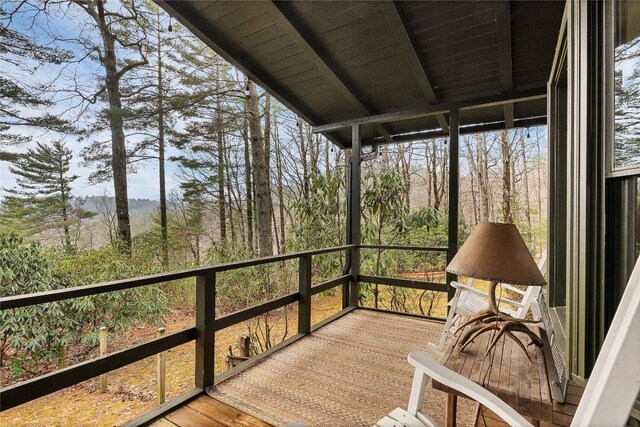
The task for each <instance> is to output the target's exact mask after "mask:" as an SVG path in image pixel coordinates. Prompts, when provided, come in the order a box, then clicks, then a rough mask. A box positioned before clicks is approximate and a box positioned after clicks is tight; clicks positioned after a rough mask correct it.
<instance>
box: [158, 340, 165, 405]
mask: <svg viewBox="0 0 640 427" xmlns="http://www.w3.org/2000/svg"><path fill="white" fill-rule="evenodd" d="M164 332H165V329H164V328H158V337H161V336H163V335H164ZM156 357H157V365H156V366H157V369H156V394H157V396H156V399H157V401H158V405H162V404H163V403H164V399H165V386H166V382H165V381H166V380H165V378H166V377H165V365H166V361H167V352H166V351H162V352H160V353H158V354H157V356H156Z"/></svg>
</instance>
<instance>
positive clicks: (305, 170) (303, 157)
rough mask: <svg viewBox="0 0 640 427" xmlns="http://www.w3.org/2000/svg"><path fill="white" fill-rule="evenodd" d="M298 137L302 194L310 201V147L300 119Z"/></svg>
mask: <svg viewBox="0 0 640 427" xmlns="http://www.w3.org/2000/svg"><path fill="white" fill-rule="evenodd" d="M297 125H298V135H299V138H300V161H301V162H302V194H303V195H304V198H305V199H309V163H308V159H307V151H308V146H307V143H306V140H305V137H304V130H303V129H302V127H303V123H302V120H300V119H298V123H297Z"/></svg>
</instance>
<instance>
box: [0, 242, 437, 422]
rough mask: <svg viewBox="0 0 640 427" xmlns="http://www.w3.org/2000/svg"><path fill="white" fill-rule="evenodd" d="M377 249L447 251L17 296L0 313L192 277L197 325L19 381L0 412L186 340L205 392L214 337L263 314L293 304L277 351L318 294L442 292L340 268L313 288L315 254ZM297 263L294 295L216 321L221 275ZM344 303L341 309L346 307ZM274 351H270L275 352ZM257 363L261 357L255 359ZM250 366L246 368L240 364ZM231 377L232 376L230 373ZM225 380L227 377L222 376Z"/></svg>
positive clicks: (307, 257) (1, 398) (259, 261)
mask: <svg viewBox="0 0 640 427" xmlns="http://www.w3.org/2000/svg"><path fill="white" fill-rule="evenodd" d="M360 248H363V249H382V250H387V249H388V250H409V251H431V252H446V250H447V249H446V248H441V247H428V246H398V245H359V246H356V245H343V246H336V247H331V248H322V249H317V250H309V251H302V252H295V253H289V254H282V255H274V256H270V257H263V258H255V259H250V260H243V261H236V262H230V263H224V264H216V265H212V266H208V267H201V268H194V269H190V270H184V271H177V272H169V273H160V274H154V275H149V276H143V277H135V278H130V279H123V280H117V281H111V282H105V283H98V284H92V285H86V286H78V287H73V288H64V289H58V290H53V291H47V292H38V293H32V294H25V295H16V296H8V297H3V298H0V310H10V309H17V308H21V307H28V306H32V305H36V304H43V303H51V302H56V301H64V300H68V299H72V298H80V297H87V296H92V295H99V294H103V293H108V292H114V291H121V290H126V289H131V288H137V287H141V286H149V285H162V284H166V283H167V282H171V281H175V280H180V279H186V278H196V285H195V286H196V322H195V323H196V324H195V326H194V327H191V328H187V329H184V330H182V331H177V332H173V333H168V334H166V335H164V336H162V337H158V338H155V339H151V340H149V341H147V342H144V343H141V344H137V345H134V346H131V347H129V348H126V349H124V350H121V351H117V352H114V353H111V354H108V355H105V356H101V357H98V358H95V359H91V360H88V361H85V362H81V363H78V364H76V365H73V366H70V367H68V368H64V369H60V370H57V371H54V372H51V373H49V374H45V375H41V376H38V377H36V378H33V379H30V380H26V381H22V382H20V383H17V384H14V385H11V386H7V387H3V388H0V411H4V410H7V409H10V408H12V407H15V406H17V405H20V404H23V403H26V402H29V401H31V400H34V399H36V398H39V397H42V396H45V395H47V394H49V393H53V392H55V391H58V390H62V389H63V388H66V387H69V386H71V385H74V384H78V383H80V382H82V381H85V380H88V379H91V378H94V377H97V376H98V375H101V374H104V373H107V372H109V371H112V370H114V369H117V368H121V367H123V366H126V365H128V364H131V363H134V362H137V361H139V360H142V359H144V358H147V357H149V356H153V355H155V354H158V353H160V352H162V351H166V350H169V349H171V348H175V347H178V346H180V345H183V344H186V343H188V342H191V341H194V340H195V341H196V351H195V358H196V363H195V365H196V369H195V383H196V388H198V389H200V390H203V389H204V388H205V387H207V386H210V385H213V384H214V371H215V366H214V348H215V333H216V332H217V331H220V330H222V329H225V328H228V327H231V326H234V325H237V324H239V323H242V322H244V321H247V320H250V319H252V318H255V317H257V316H260V315H262V314H265V313H267V312H270V311H273V310H276V309H279V308H282V307H284V306H287V305H289V304H294V303H297V304H298V334H296V335H295V337H294V338H295V339H291V338H290V339H289V340H286V341H284V342H283V343H281V344H282V345H278V346H276V348H281V347H282V346H284V345H288V344H289V343H291V342H294V341H295V340H297V339H299V338H300V337H302V336H304V335H306V334H308V333H310V332H311V331H312V330H314V329H315V328H317V327H318V325H316V326H315V328H314V327H312V325H311V297H312V296H313V295H317V294H319V293H322V292H326V291H328V290H330V289H333V288H335V287H338V286H342V292H343V293H345V292H349V286H348V285H349V284H352V285H354V280H355V281H356V283H355V285H356V287H357V284H358V283H359V282H367V283H378V284H383V285H390V286H400V287H407V288H415V289H427V290H434V291H442V292H446V289H447V287H446V284H442V283H433V282H427V281H420V280H410V279H401V278H391V277H381V276H369V275H357V276H355V278H354V276H353V275H352V274H350V272H349V269H348V268H345V269H344V270H343V271H342V275H341V276H339V277H336V278H333V279H330V280H327V281H324V282H321V283H317V284H315V285H313V284H312V280H311V275H312V269H311V263H312V257H313V256H314V255H321V254H327V253H333V252H346V255H347V257H348V256H349V253H350V252H351V251H353V250H359V249H360ZM293 259H297V260H298V262H299V280H298V283H299V285H298V290H297V291H296V292H292V293H289V294H286V295H281V296H278V297H276V298H273V299H271V300H268V301H265V302H263V303H260V304H256V305H254V306H251V307H247V308H244V309H241V310H238V311H235V312H233V313H229V314H225V315H222V316H219V317H216V316H215V289H216V275H217V274H218V273H222V272H228V271H232V270H238V269H242V268H248V267H254V266H258V265H264V264H271V263H276V262H282V261H287V260H293ZM345 301H349V298H348V297H347V298H345V297H344V295H343V310H342V311H340V312H338V313H336V314H335V315H334V316H332V317H331V318H329V319H327V320H326V321H323V322H321V323H320V324H319V325H323V324H326V323H328V322H330V321H332V320H335V319H336V318H338V317H340V316H342V315H344V314H346V313H348V312H350V311H351V310H353V309H354V308H356V307H355V306H357V305H358V304H357V303H356V304H355V305H354V306H353V307H351V306H347V305H348V303H345ZM345 304H346V305H345ZM274 349H275V348H274ZM254 359H256V360H258V359H260V357H256V358H254ZM243 365H244V366H250V363H247V362H245V363H243ZM234 372H235V371H234ZM223 376H224V377H226V375H224V374H223Z"/></svg>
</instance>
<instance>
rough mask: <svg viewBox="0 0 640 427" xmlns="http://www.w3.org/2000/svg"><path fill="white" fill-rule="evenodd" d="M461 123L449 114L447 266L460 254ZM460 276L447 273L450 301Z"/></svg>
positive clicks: (451, 112)
mask: <svg viewBox="0 0 640 427" xmlns="http://www.w3.org/2000/svg"><path fill="white" fill-rule="evenodd" d="M459 124H460V121H459V116H458V110H457V109H454V110H451V111H450V112H449V222H448V230H447V235H448V244H447V246H448V250H447V264H449V263H450V262H451V260H452V259H453V257H454V256H455V255H456V253H457V252H458V196H459V180H460V176H459V161H458V159H459V156H460V153H459V140H458V139H459V134H460V126H459ZM457 277H458V276H456V275H455V274H451V273H447V279H446V280H447V293H448V294H449V295H448V296H449V298H448V299H449V300H451V298H453V296H454V295H455V293H456V290H455V288H453V286H451V282H452V281H453V280H456V279H457Z"/></svg>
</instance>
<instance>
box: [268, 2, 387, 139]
mask: <svg viewBox="0 0 640 427" xmlns="http://www.w3.org/2000/svg"><path fill="white" fill-rule="evenodd" d="M256 6H262V7H264V8H265V9H266V10H267V12H268V13H269V15H270V16H271V17H272V18H273V19H274V21H275V22H276V23H277V25H278V26H279V27H280V28H281V29H282V30H283V31H284V32H285V33H286V34H287V36H289V37H290V38H291V39H292V40H293V41H294V43H295V44H297V45H298V46H299V47H301V48H302V50H303V51H304V52H305V53H306V54H307V56H308V57H309V58H310V59H311V60H312V61H313V63H314V64H315V65H316V67H318V68H319V69H320V70H321V71H322V73H323V74H324V76H325V77H327V79H329V81H330V82H331V84H332V85H333V86H334V87H335V88H336V89H338V90H339V91H340V93H341V94H342V95H343V96H344V98H345V99H346V100H347V101H349V103H350V104H351V105H352V106H353V107H354V108H355V109H356V110H357V111H358V113H359V114H365V115H369V114H373V109H371V108H368V107H367V106H365V105H364V104H363V101H362V100H361V99H359V98H358V97H357V96H356V95H355V93H354V92H355V91H354V90H353V89H351V88H349V87H348V86H347V85H346V84H345V83H344V81H343V80H342V79H340V77H338V75H337V74H336V73H335V71H334V69H332V67H330V66H329V65H328V63H327V62H328V61H327V59H326V58H323V57H322V56H321V55H320V53H319V51H320V48H319V47H318V46H316V44H317V43H314V42H313V41H312V40H310V37H309V36H307V37H305V36H303V35H302V34H301V33H300V31H299V30H298V29H297V28H296V27H295V26H294V25H293V22H292V21H293V20H291V19H289V18H288V17H287V16H286V15H285V13H284V12H283V11H282V9H281V8H282V7H284V6H285V4H284V3H278V2H276V1H267V2H258V3H256ZM327 7H330V6H327ZM334 68H335V67H334ZM376 130H377V131H378V132H380V134H381V135H382V136H383V137H384V139H385V140H386V141H387V142H392V141H393V138H391V134H390V132H389V130H388V129H387V128H386V127H385V126H383V125H382V124H379V125H377V126H376Z"/></svg>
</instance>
